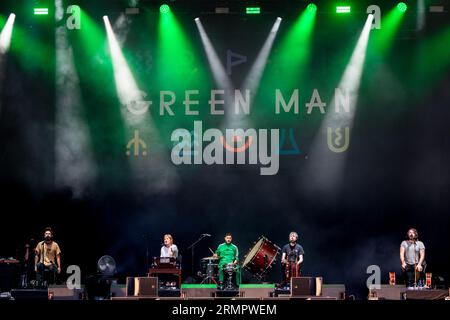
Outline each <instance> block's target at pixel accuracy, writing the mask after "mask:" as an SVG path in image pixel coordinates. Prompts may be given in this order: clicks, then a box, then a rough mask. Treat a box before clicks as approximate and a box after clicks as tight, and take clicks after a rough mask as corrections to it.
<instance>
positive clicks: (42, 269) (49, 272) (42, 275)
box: [36, 262, 58, 284]
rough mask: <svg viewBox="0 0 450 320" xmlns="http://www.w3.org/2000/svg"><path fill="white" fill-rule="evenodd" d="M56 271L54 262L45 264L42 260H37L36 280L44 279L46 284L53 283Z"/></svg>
mask: <svg viewBox="0 0 450 320" xmlns="http://www.w3.org/2000/svg"><path fill="white" fill-rule="evenodd" d="M57 271H58V267H57V266H56V264H51V265H49V266H46V265H44V264H43V263H42V262H39V263H38V264H37V272H36V280H37V281H38V282H42V281H44V280H45V281H47V283H48V284H55V283H56V272H57Z"/></svg>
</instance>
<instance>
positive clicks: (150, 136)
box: [103, 16, 177, 193]
mask: <svg viewBox="0 0 450 320" xmlns="http://www.w3.org/2000/svg"><path fill="white" fill-rule="evenodd" d="M103 20H104V22H105V27H106V32H107V36H108V43H109V48H110V52H111V60H112V64H113V69H114V79H115V83H116V89H117V96H118V98H119V101H120V103H121V104H122V108H121V112H122V118H123V120H124V124H125V132H126V135H127V138H126V139H127V140H126V143H127V149H128V150H127V151H125V150H124V154H126V155H127V156H128V157H129V161H130V164H131V169H132V171H133V179H134V180H133V185H134V187H135V188H137V189H138V190H139V192H143V193H155V192H163V191H167V190H172V189H173V188H174V187H175V184H176V180H177V175H176V173H175V171H174V170H173V168H172V167H171V166H170V165H168V159H167V157H166V156H165V154H164V150H165V147H164V145H163V143H162V141H161V138H160V136H159V134H158V132H157V130H156V127H155V125H154V123H153V121H152V119H151V117H150V112H149V111H148V110H149V109H139V110H136V109H134V108H133V109H134V113H131V112H130V111H129V109H128V107H129V106H130V104H131V105H136V103H138V104H141V103H142V102H144V101H145V93H143V92H142V91H141V90H140V89H139V87H138V85H137V83H136V81H135V79H134V77H133V74H132V73H131V70H130V68H129V66H128V64H127V62H126V60H125V57H124V56H123V53H122V49H121V48H120V45H119V42H118V40H117V37H116V35H115V33H114V31H113V29H112V27H111V23H110V21H109V19H108V17H107V16H104V17H103ZM147 107H149V105H147ZM133 146H134V147H133ZM149 150H150V151H149Z"/></svg>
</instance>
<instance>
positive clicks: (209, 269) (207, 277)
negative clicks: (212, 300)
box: [200, 257, 218, 284]
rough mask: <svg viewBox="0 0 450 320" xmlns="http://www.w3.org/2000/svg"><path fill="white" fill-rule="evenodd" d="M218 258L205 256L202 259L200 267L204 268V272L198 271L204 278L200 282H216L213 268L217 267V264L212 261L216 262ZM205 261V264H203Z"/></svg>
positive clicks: (215, 273)
mask: <svg viewBox="0 0 450 320" xmlns="http://www.w3.org/2000/svg"><path fill="white" fill-rule="evenodd" d="M217 261H218V259H217V258H215V257H205V258H203V259H202V267H203V268H204V269H205V270H204V271H205V274H203V273H201V272H200V275H201V276H202V277H204V279H203V280H202V282H201V284H203V283H208V284H212V283H215V284H217V281H216V279H215V278H216V277H217V272H216V271H215V269H217V268H218V264H217V263H214V262H217ZM205 263H206V266H205V265H204V264H205Z"/></svg>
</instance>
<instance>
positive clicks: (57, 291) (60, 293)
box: [48, 285, 82, 300]
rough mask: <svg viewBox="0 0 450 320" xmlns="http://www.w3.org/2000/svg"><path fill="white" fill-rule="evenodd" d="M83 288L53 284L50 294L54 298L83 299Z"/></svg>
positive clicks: (49, 289) (49, 288)
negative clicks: (70, 287)
mask: <svg viewBox="0 0 450 320" xmlns="http://www.w3.org/2000/svg"><path fill="white" fill-rule="evenodd" d="M81 292H82V290H81V289H69V288H67V286H66V285H51V286H49V287H48V296H49V298H51V299H52V300H81Z"/></svg>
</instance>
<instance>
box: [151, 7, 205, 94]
mask: <svg viewBox="0 0 450 320" xmlns="http://www.w3.org/2000/svg"><path fill="white" fill-rule="evenodd" d="M199 56H200V54H199V53H198V52H197V50H196V49H194V48H193V46H192V44H191V43H190V38H189V37H188V36H187V35H186V34H185V31H184V30H183V28H182V26H181V25H180V23H179V22H178V20H177V18H176V16H175V15H174V13H173V12H172V11H170V12H168V13H165V14H162V13H161V14H160V16H159V25H158V50H157V58H156V59H155V61H157V64H156V70H157V79H158V86H159V87H170V88H174V89H175V91H177V90H184V89H185V88H186V86H187V87H190V88H204V87H205V85H206V81H205V80H204V77H203V76H204V69H203V68H204V67H203V65H202V63H200V62H199V60H198V57H199Z"/></svg>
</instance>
